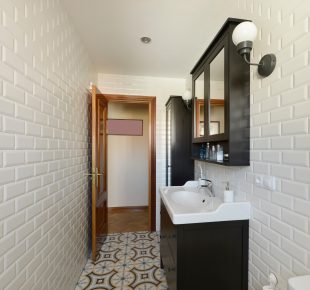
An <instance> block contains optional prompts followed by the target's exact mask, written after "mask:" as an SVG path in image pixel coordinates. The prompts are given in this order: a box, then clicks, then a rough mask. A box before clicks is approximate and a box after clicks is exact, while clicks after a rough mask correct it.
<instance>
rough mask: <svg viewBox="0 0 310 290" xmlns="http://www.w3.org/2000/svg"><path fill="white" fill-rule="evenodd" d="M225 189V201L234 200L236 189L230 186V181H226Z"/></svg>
mask: <svg viewBox="0 0 310 290" xmlns="http://www.w3.org/2000/svg"><path fill="white" fill-rule="evenodd" d="M225 183H226V186H225V190H224V202H234V191H233V190H231V189H230V188H229V181H226V182H225Z"/></svg>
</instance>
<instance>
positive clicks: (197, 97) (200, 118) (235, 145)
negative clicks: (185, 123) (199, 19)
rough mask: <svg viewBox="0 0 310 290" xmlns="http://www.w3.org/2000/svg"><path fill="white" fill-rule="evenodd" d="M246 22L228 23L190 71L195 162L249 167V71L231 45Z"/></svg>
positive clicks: (238, 20)
mask: <svg viewBox="0 0 310 290" xmlns="http://www.w3.org/2000/svg"><path fill="white" fill-rule="evenodd" d="M243 21H244V20H241V19H233V18H229V19H227V21H226V22H225V23H224V25H223V26H222V28H221V29H220V31H219V32H218V34H217V35H216V36H215V38H214V40H213V41H212V42H211V44H210V46H209V47H208V48H207V50H206V51H205V52H204V54H203V55H202V57H201V58H200V59H199V61H198V62H197V64H196V65H195V67H194V68H193V70H192V71H191V74H192V87H193V89H192V92H193V100H192V104H193V106H194V109H193V111H192V112H193V115H192V127H193V136H192V137H193V138H192V141H193V152H192V156H193V158H194V159H198V160H204V161H207V162H212V163H218V164H222V165H228V166H234V165H239V166H240V165H249V127H250V121H249V118H250V116H249V109H250V68H249V65H248V64H247V63H246V62H244V61H243V59H242V57H241V56H240V55H239V54H238V52H237V50H236V47H235V45H234V44H233V42H232V32H233V30H234V28H235V27H236V26H237V25H238V24H239V23H241V22H243ZM203 151H205V153H202V152H203ZM218 151H221V155H220V157H219V155H218Z"/></svg>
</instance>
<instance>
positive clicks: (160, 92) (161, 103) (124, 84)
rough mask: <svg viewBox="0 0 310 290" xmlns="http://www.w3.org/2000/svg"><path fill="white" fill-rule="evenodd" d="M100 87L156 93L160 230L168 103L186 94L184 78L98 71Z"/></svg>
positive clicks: (110, 90) (126, 92) (111, 90)
mask: <svg viewBox="0 0 310 290" xmlns="http://www.w3.org/2000/svg"><path fill="white" fill-rule="evenodd" d="M98 87H99V89H100V90H101V92H103V93H111V94H124V95H141V96H155V97H156V192H157V197H156V203H157V208H156V209H157V211H156V226H157V229H158V230H159V226H160V223H159V218H160V216H159V207H160V197H159V193H158V188H159V187H160V186H163V185H165V184H166V167H165V166H166V147H165V146H166V145H165V144H166V141H165V140H166V107H165V104H166V102H167V100H168V98H169V96H170V95H183V94H184V91H185V89H184V88H185V79H173V78H158V77H143V76H126V75H107V74H99V75H98Z"/></svg>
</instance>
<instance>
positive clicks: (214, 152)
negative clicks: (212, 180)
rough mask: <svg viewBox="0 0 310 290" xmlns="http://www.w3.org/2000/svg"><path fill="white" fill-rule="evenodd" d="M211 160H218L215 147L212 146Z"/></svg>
mask: <svg viewBox="0 0 310 290" xmlns="http://www.w3.org/2000/svg"><path fill="white" fill-rule="evenodd" d="M210 159H211V160H216V151H215V146H214V145H213V146H212V150H211V158H210Z"/></svg>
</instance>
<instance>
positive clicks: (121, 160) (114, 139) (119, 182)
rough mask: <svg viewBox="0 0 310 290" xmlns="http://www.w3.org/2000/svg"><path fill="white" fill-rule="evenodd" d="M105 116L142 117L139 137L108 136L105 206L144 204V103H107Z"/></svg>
mask: <svg viewBox="0 0 310 290" xmlns="http://www.w3.org/2000/svg"><path fill="white" fill-rule="evenodd" d="M108 118H109V119H138V120H143V136H118V135H108V206H109V207H126V206H147V205H148V182H149V176H148V149H149V147H148V146H149V109H148V105H145V104H122V103H109V104H108Z"/></svg>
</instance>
